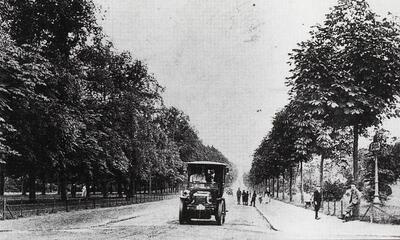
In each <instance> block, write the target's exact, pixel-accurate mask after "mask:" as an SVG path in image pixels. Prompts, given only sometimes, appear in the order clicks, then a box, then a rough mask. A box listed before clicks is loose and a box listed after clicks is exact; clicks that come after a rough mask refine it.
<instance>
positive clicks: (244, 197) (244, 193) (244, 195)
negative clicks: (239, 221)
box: [242, 190, 246, 205]
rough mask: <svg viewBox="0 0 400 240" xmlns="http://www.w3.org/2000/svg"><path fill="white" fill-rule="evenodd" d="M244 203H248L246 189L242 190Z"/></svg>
mask: <svg viewBox="0 0 400 240" xmlns="http://www.w3.org/2000/svg"><path fill="white" fill-rule="evenodd" d="M242 204H243V205H245V204H246V191H245V190H243V191H242Z"/></svg>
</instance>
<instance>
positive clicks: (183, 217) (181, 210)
mask: <svg viewBox="0 0 400 240" xmlns="http://www.w3.org/2000/svg"><path fill="white" fill-rule="evenodd" d="M186 221H187V213H186V204H185V203H184V202H183V200H181V201H180V204H179V224H184V223H185V222H186Z"/></svg>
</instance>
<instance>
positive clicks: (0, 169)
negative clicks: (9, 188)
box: [0, 159, 6, 220]
mask: <svg viewBox="0 0 400 240" xmlns="http://www.w3.org/2000/svg"><path fill="white" fill-rule="evenodd" d="M5 170H6V162H5V161H4V160H2V159H0V172H1V173H2V175H4V178H3V181H4V182H3V220H5V219H6V177H5ZM2 177H3V176H2Z"/></svg>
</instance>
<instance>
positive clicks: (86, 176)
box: [0, 0, 235, 200]
mask: <svg viewBox="0 0 400 240" xmlns="http://www.w3.org/2000/svg"><path fill="white" fill-rule="evenodd" d="M96 11H97V10H96V7H95V5H94V3H93V2H92V1H91V0H66V1H56V0H54V1H41V0H37V1H30V0H22V1H19V0H18V1H17V0H7V1H4V3H2V4H1V6H0V15H1V16H0V18H1V20H2V21H3V24H2V25H1V26H0V27H1V28H0V31H1V32H0V33H1V34H0V80H1V81H0V113H1V115H0V130H1V131H0V153H1V154H2V158H3V159H5V161H6V163H7V165H6V168H7V175H8V176H10V177H13V178H21V179H28V182H29V184H28V185H29V190H30V198H31V199H32V200H34V199H35V186H36V182H37V181H38V180H40V181H41V182H44V183H56V184H58V185H59V188H60V192H61V197H62V198H63V199H65V198H66V187H67V184H72V183H74V184H86V185H87V186H96V187H97V188H100V189H102V191H103V192H104V194H106V193H107V189H109V185H110V184H118V186H121V188H119V189H125V192H126V193H127V194H128V195H129V194H132V193H133V192H134V191H135V187H136V186H137V184H138V183H140V184H143V183H148V184H150V183H151V184H153V185H154V186H157V187H159V188H160V187H162V186H161V185H165V184H168V185H170V186H174V185H176V184H178V183H180V182H182V181H183V177H184V176H183V174H184V163H185V162H188V161H197V160H207V161H218V162H224V163H227V164H228V165H229V167H230V168H231V169H233V168H234V166H233V164H232V163H230V162H229V161H228V159H227V158H226V157H225V156H224V155H223V154H222V153H221V152H219V151H218V150H217V149H216V148H214V147H210V146H205V145H204V144H203V143H202V142H201V140H200V138H199V137H198V133H197V132H196V131H195V129H194V128H193V126H191V124H190V121H189V117H188V116H187V115H186V114H185V113H183V112H182V111H180V110H178V109H177V108H175V107H167V106H165V105H164V102H163V99H162V92H163V90H164V89H163V87H162V86H160V84H159V83H158V82H157V80H156V79H155V77H154V76H153V75H152V74H151V73H150V72H149V70H148V67H147V66H146V64H144V63H143V62H142V61H140V60H137V59H135V58H134V57H133V56H132V55H131V54H130V53H129V52H118V51H117V50H116V49H115V48H114V47H113V44H112V42H110V41H109V40H108V39H107V37H106V36H105V35H104V34H103V32H102V29H101V27H100V26H99V25H97V22H96ZM234 175H235V171H231V176H230V179H231V180H230V181H232V180H233V178H235V176H234ZM164 187H165V186H164ZM121 194H122V193H121Z"/></svg>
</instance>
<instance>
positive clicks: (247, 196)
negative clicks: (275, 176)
mask: <svg viewBox="0 0 400 240" xmlns="http://www.w3.org/2000/svg"><path fill="white" fill-rule="evenodd" d="M249 195H250V194H249V191H246V206H249Z"/></svg>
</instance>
